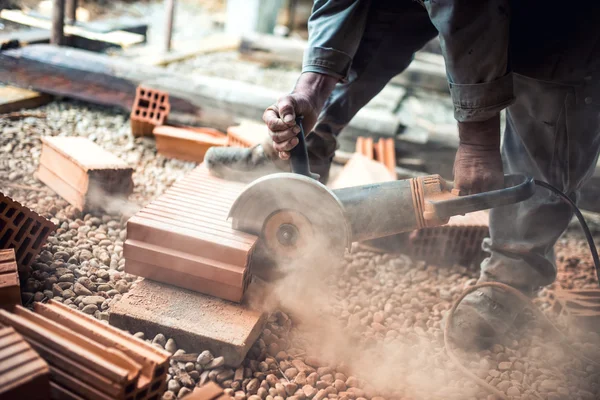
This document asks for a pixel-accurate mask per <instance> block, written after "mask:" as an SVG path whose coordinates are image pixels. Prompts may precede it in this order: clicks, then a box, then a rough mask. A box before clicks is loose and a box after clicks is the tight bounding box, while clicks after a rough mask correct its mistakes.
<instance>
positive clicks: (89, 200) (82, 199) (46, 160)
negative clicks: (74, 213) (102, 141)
mask: <svg viewBox="0 0 600 400" xmlns="http://www.w3.org/2000/svg"><path fill="white" fill-rule="evenodd" d="M42 143H43V146H42V155H41V156H40V163H39V168H38V170H37V172H36V173H35V177H36V178H37V179H39V180H40V181H42V182H44V183H45V184H46V185H48V186H49V187H50V188H51V189H52V190H54V191H55V192H56V193H58V194H59V195H60V196H61V197H63V198H64V199H65V200H67V201H68V202H69V203H71V204H72V205H73V206H75V207H77V208H78V209H80V210H93V209H103V208H104V207H105V206H106V202H107V199H108V198H127V196H129V194H131V192H132V191H133V180H132V178H131V176H132V174H133V168H131V167H129V166H128V165H127V164H126V163H125V162H123V161H122V160H120V159H119V158H117V157H115V156H114V155H112V154H111V153H109V152H107V151H106V150H104V149H102V148H101V147H100V146H98V145H97V144H95V143H93V142H92V141H90V140H89V139H87V138H83V137H50V136H47V137H43V138H42Z"/></svg>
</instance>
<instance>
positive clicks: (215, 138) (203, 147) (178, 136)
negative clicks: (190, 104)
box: [154, 125, 227, 163]
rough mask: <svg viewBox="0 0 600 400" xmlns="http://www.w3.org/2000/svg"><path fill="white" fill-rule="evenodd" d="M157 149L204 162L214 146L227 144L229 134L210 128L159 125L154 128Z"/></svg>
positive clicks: (159, 151) (180, 158)
mask: <svg viewBox="0 0 600 400" xmlns="http://www.w3.org/2000/svg"><path fill="white" fill-rule="evenodd" d="M154 137H155V138H156V149H157V150H158V153H159V154H162V155H163V156H165V157H169V158H177V159H179V160H185V161H194V162H198V163H200V162H202V161H203V160H204V155H205V154H206V152H207V151H208V149H210V148H211V147H214V146H226V145H227V136H225V134H223V133H221V132H219V131H217V130H215V129H210V128H176V127H173V126H164V125H163V126H157V127H156V128H154Z"/></svg>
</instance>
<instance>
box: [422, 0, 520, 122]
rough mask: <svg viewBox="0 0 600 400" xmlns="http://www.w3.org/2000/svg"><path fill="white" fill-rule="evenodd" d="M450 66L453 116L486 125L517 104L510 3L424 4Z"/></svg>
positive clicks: (453, 0)
mask: <svg viewBox="0 0 600 400" xmlns="http://www.w3.org/2000/svg"><path fill="white" fill-rule="evenodd" d="M424 3H425V6H426V8H427V11H428V12H429V16H430V18H431V21H432V22H433V24H434V25H435V27H436V28H437V30H438V32H439V36H440V43H441V46H442V51H443V53H444V60H445V62H446V73H447V75H448V84H449V87H450V94H451V96H452V102H453V104H454V115H455V117H456V119H457V120H458V121H460V122H469V121H482V120H486V119H489V118H491V117H492V116H494V115H495V114H498V113H499V112H500V111H501V110H502V109H504V108H506V107H507V106H508V105H510V104H511V103H512V102H513V101H514V95H513V84H512V73H511V71H510V68H509V64H508V62H509V60H508V44H509V25H510V7H509V0H429V1H428V0H426V1H425V2H424Z"/></svg>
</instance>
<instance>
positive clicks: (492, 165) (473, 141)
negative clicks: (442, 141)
mask: <svg viewBox="0 0 600 400" xmlns="http://www.w3.org/2000/svg"><path fill="white" fill-rule="evenodd" d="M458 128H459V135H460V143H459V145H458V151H457V152H456V158H455V159H454V188H455V189H458V190H459V193H460V195H461V196H464V195H469V194H476V193H481V192H488V191H490V190H496V189H502V188H503V187H504V169H503V168H502V157H501V155H500V117H499V116H498V117H494V118H492V119H491V120H488V121H483V122H459V123H458Z"/></svg>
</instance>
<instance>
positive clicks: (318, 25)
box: [302, 0, 371, 81]
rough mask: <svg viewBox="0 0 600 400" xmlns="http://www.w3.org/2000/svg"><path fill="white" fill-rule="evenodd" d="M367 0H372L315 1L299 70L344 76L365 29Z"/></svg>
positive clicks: (368, 4) (342, 78)
mask: <svg viewBox="0 0 600 400" xmlns="http://www.w3.org/2000/svg"><path fill="white" fill-rule="evenodd" d="M370 3H371V0H316V1H315V2H314V5H313V8H312V13H311V15H310V18H309V20H308V47H307V49H306V50H305V52H304V60H303V64H302V72H318V73H321V74H326V75H330V76H334V77H336V78H338V79H340V80H342V81H344V80H345V79H346V77H347V76H348V72H349V71H350V66H351V64H352V58H353V57H354V55H355V54H356V50H357V49H358V45H359V43H360V40H361V38H362V35H363V32H364V29H365V24H366V20H367V15H368V10H369V6H370Z"/></svg>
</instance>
